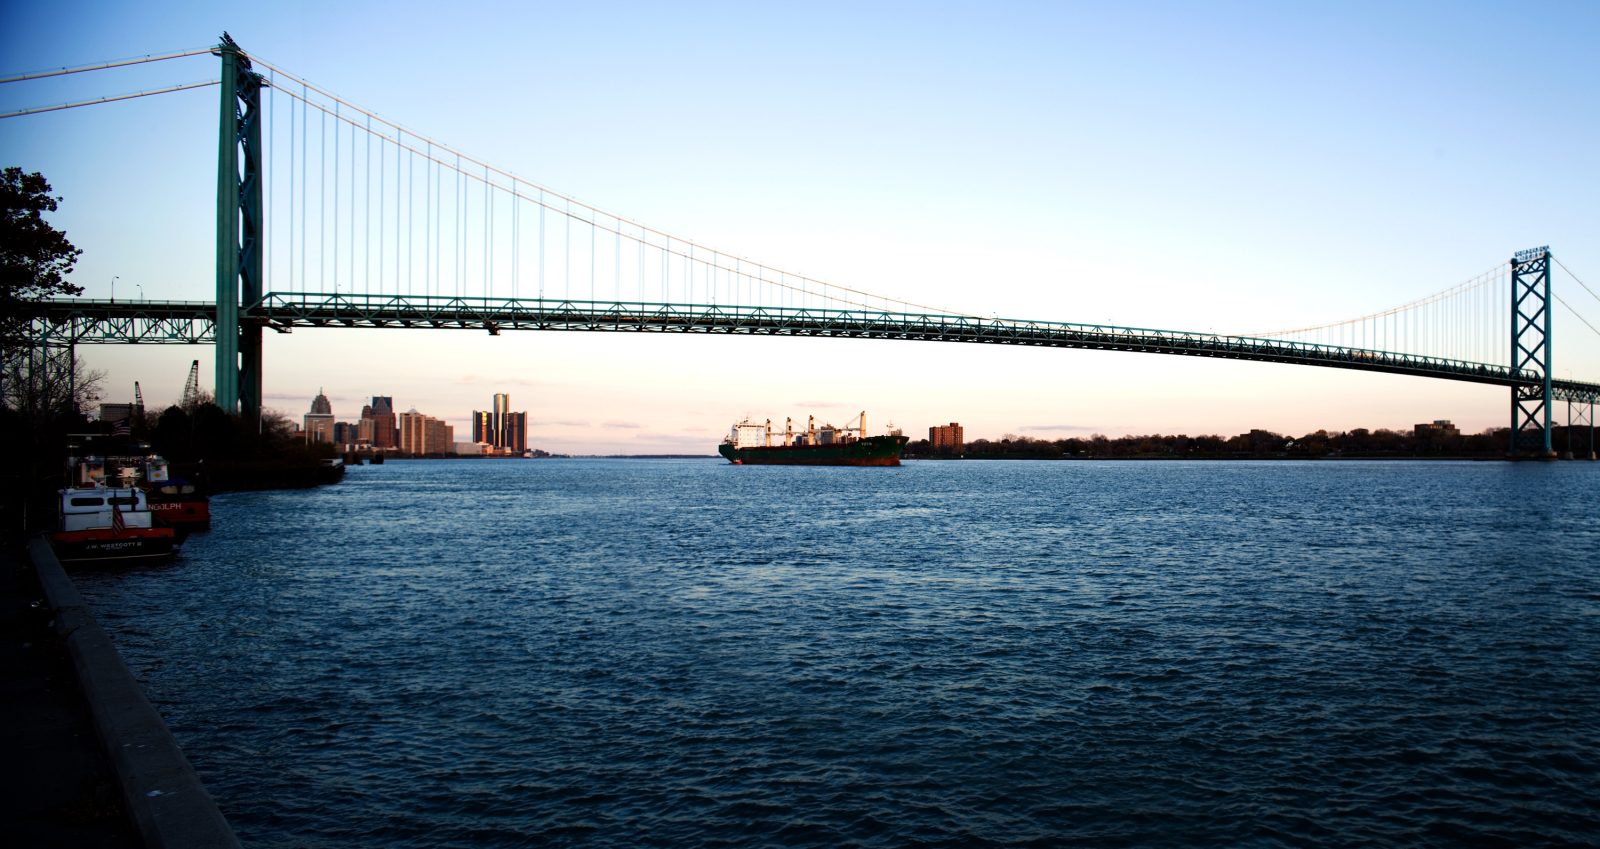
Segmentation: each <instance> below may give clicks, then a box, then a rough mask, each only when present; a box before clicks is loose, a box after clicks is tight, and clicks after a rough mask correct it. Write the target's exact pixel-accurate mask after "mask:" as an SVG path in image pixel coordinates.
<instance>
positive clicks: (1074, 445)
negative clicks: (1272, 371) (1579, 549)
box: [905, 427, 1589, 460]
mask: <svg viewBox="0 0 1600 849" xmlns="http://www.w3.org/2000/svg"><path fill="white" fill-rule="evenodd" d="M1509 435H1510V428H1503V427H1502V428H1491V429H1489V430H1485V431H1484V432H1482V433H1474V434H1465V433H1458V432H1456V431H1454V430H1422V431H1414V432H1405V431H1396V430H1388V429H1386V428H1379V429H1377V430H1368V429H1366V428H1356V429H1355V430H1350V431H1332V432H1330V431H1326V430H1319V431H1316V432H1315V433H1308V434H1306V435H1304V436H1299V437H1295V436H1286V435H1284V434H1280V433H1274V432H1272V431H1269V430H1260V429H1253V430H1251V431H1250V432H1249V433H1241V434H1239V435H1237V436H1231V437H1226V436H1215V435H1212V436H1188V435H1185V434H1179V435H1176V436H1166V435H1163V434H1149V435H1146V436H1105V435H1104V434H1098V433H1097V434H1093V435H1091V436H1085V437H1076V436H1074V437H1066V438H1063V439H1040V438H1037V437H1031V436H1021V435H1017V434H1006V435H1005V436H1004V437H1002V438H1000V439H998V440H990V439H975V440H973V441H971V442H968V443H966V445H965V446H963V448H962V450H961V451H960V452H959V454H958V453H957V452H955V451H952V450H950V449H948V448H941V449H939V450H936V449H934V447H933V445H932V443H930V442H929V441H928V440H926V439H917V440H913V441H912V442H910V443H909V444H907V445H906V450H905V456H906V457H913V458H937V457H954V456H961V457H966V458H973V459H1002V460H1058V459H1072V458H1078V459H1098V460H1132V459H1149V460H1173V459H1209V460H1232V459H1306V460H1310V459H1321V458H1337V457H1372V458H1380V457H1397V458H1399V457H1438V458H1446V457H1463V458H1482V459H1489V458H1499V457H1504V456H1505V455H1506V446H1507V445H1508V444H1509V442H1508V439H1509ZM1571 437H1572V443H1571V444H1572V450H1573V452H1574V453H1576V454H1577V455H1579V456H1588V454H1589V428H1587V427H1582V428H1573V429H1572V434H1571ZM1552 442H1553V444H1554V446H1555V449H1556V451H1558V452H1564V451H1566V450H1567V444H1568V443H1567V428H1565V427H1557V428H1554V429H1553V433H1552Z"/></svg>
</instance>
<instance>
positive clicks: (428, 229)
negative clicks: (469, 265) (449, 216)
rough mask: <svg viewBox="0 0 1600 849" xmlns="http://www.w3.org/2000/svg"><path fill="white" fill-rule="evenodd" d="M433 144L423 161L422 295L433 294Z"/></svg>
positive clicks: (430, 143)
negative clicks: (431, 237)
mask: <svg viewBox="0 0 1600 849" xmlns="http://www.w3.org/2000/svg"><path fill="white" fill-rule="evenodd" d="M432 231H433V143H432V142H429V143H428V158H427V159H424V160H423V161H422V294H423V295H429V294H432V292H431V289H432V281H433V277H432V270H433V240H432V239H430V238H429V236H430V235H431V234H432Z"/></svg>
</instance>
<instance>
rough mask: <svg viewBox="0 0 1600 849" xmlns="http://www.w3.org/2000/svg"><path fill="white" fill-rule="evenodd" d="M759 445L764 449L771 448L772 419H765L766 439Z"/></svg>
mask: <svg viewBox="0 0 1600 849" xmlns="http://www.w3.org/2000/svg"><path fill="white" fill-rule="evenodd" d="M761 445H762V447H764V448H771V447H772V419H767V438H766V440H765V441H764V442H762V443H761Z"/></svg>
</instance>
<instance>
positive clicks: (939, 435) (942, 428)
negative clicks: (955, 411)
mask: <svg viewBox="0 0 1600 849" xmlns="http://www.w3.org/2000/svg"><path fill="white" fill-rule="evenodd" d="M928 442H929V444H930V447H932V448H933V451H934V453H935V454H960V453H961V452H962V451H963V450H964V449H965V448H966V445H967V443H966V440H965V439H964V438H963V434H962V432H961V425H960V424H958V423H956V422H951V423H949V424H947V425H934V426H933V427H930V428H928Z"/></svg>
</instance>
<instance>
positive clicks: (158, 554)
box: [50, 486, 177, 565]
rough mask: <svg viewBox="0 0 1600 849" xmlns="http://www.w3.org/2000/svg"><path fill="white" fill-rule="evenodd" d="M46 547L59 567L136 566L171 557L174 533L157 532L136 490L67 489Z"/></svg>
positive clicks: (63, 493) (142, 497) (143, 501)
mask: <svg viewBox="0 0 1600 849" xmlns="http://www.w3.org/2000/svg"><path fill="white" fill-rule="evenodd" d="M60 494H61V524H60V526H59V529H58V530H56V531H55V532H54V533H52V534H50V545H51V546H52V547H53V548H54V549H55V552H56V557H57V558H59V559H60V560H61V562H63V563H99V564H107V565H110V564H116V565H139V564H143V563H159V562H161V561H164V560H168V559H170V558H171V557H172V555H173V552H174V550H175V547H176V545H177V532H176V531H174V530H173V529H172V528H167V527H157V526H156V524H155V521H154V516H153V515H152V513H151V512H150V505H149V503H148V502H147V501H146V499H145V494H144V491H143V490H141V489H139V488H138V487H133V486H129V487H107V486H69V487H67V488H65V489H62V490H61V491H60Z"/></svg>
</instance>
